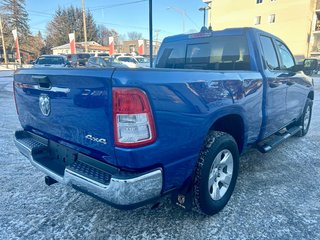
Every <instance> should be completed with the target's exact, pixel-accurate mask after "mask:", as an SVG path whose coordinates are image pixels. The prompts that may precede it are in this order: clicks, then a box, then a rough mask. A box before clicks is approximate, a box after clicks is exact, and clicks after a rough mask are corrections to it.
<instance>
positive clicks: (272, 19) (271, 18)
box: [269, 14, 276, 23]
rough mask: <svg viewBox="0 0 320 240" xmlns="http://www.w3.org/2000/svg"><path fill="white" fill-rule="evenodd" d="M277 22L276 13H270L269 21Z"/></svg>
mask: <svg viewBox="0 0 320 240" xmlns="http://www.w3.org/2000/svg"><path fill="white" fill-rule="evenodd" d="M275 22H276V15H275V14H271V15H269V23H275Z"/></svg>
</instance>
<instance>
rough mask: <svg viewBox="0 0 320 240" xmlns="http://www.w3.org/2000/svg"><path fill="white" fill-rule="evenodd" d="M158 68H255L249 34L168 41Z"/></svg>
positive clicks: (160, 55) (162, 49) (159, 55)
mask: <svg viewBox="0 0 320 240" xmlns="http://www.w3.org/2000/svg"><path fill="white" fill-rule="evenodd" d="M156 67H157V68H177V69H203V70H251V65H250V56H249V50H248V43H247V38H246V37H245V36H244V35H236V36H213V37H210V38H199V39H191V40H190V39H189V40H186V41H179V42H172V43H165V44H164V46H163V47H162V48H161V49H160V51H159V54H158V58H157V62H156Z"/></svg>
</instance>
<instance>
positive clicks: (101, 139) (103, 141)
mask: <svg viewBox="0 0 320 240" xmlns="http://www.w3.org/2000/svg"><path fill="white" fill-rule="evenodd" d="M85 138H86V139H88V140H90V141H93V142H97V143H101V144H107V140H106V139H105V138H98V137H94V136H92V135H90V134H88V135H87V136H85Z"/></svg>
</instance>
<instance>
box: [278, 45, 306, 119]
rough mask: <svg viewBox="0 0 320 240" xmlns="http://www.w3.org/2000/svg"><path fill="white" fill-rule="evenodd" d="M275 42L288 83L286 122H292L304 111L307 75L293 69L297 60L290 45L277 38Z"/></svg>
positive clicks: (283, 74)
mask: <svg viewBox="0 0 320 240" xmlns="http://www.w3.org/2000/svg"><path fill="white" fill-rule="evenodd" d="M275 43H276V47H277V50H278V53H279V58H280V68H281V71H282V77H283V78H285V80H286V84H287V95H286V104H287V113H286V123H290V122H292V121H293V120H294V119H297V118H298V117H299V116H300V114H301V113H302V111H303V108H304V103H305V100H306V95H307V92H308V88H307V87H306V86H305V85H304V78H305V76H304V75H303V74H302V72H293V71H292V70H291V69H292V67H293V66H294V65H295V60H294V57H293V55H292V54H291V52H290V50H289V49H288V47H287V46H286V45H285V44H284V43H282V42H281V41H279V40H275Z"/></svg>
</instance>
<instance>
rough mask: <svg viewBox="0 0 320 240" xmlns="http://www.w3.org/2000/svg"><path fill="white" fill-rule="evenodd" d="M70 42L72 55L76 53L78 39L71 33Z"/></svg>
mask: <svg viewBox="0 0 320 240" xmlns="http://www.w3.org/2000/svg"><path fill="white" fill-rule="evenodd" d="M69 41H70V51H71V54H75V53H76V39H75V34H74V33H69Z"/></svg>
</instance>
